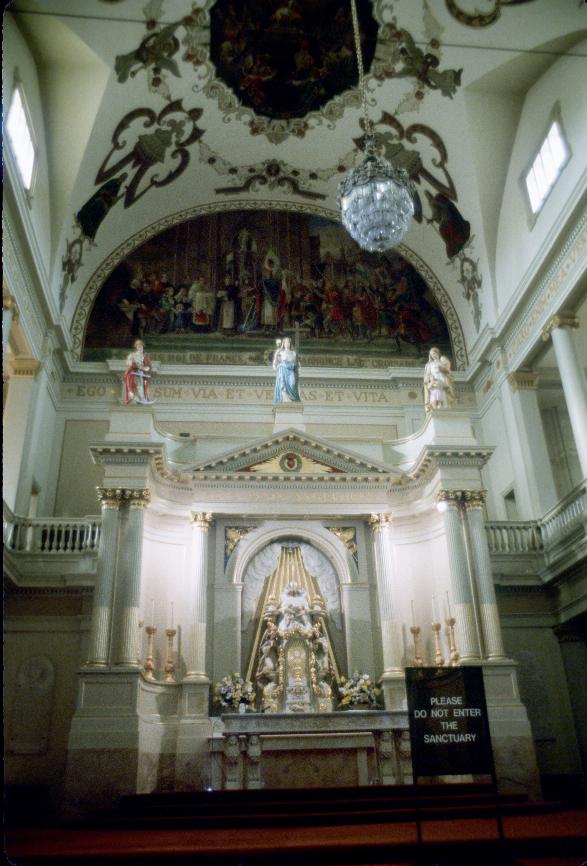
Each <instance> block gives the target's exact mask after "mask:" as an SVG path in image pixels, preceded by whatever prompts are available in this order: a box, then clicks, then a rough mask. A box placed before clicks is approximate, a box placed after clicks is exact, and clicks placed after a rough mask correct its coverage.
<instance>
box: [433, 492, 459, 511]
mask: <svg viewBox="0 0 587 866" xmlns="http://www.w3.org/2000/svg"><path fill="white" fill-rule="evenodd" d="M462 493H463V491H462V490H439V491H438V493H437V494H436V501H437V502H443V503H444V504H445V506H446V508H448V507H449V506H453V508H458V506H459V505H460V503H461V501H462V498H463V497H462Z"/></svg>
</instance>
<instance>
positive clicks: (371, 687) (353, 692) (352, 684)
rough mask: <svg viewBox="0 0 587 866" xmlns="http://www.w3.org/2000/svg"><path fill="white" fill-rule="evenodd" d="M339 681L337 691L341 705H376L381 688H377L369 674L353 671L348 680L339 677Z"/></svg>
mask: <svg viewBox="0 0 587 866" xmlns="http://www.w3.org/2000/svg"><path fill="white" fill-rule="evenodd" d="M340 682H341V685H340V686H339V687H338V691H339V694H340V706H341V707H346V708H349V707H356V708H362V709H374V708H375V707H376V706H377V705H378V703H379V696H380V695H381V689H379V688H377V686H376V685H375V683H374V682H373V681H372V679H371V677H370V676H369V674H359V673H357V672H355V673H354V674H353V675H352V677H349V678H348V680H347V679H346V678H345V677H341V679H340Z"/></svg>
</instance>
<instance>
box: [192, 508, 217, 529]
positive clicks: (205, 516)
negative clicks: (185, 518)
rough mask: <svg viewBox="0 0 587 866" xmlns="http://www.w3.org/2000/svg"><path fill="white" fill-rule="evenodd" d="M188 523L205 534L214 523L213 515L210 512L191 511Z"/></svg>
mask: <svg viewBox="0 0 587 866" xmlns="http://www.w3.org/2000/svg"><path fill="white" fill-rule="evenodd" d="M190 522H191V523H192V524H193V525H194V526H197V527H198V528H199V529H202V530H203V531H204V532H207V531H208V530H209V529H210V527H211V526H212V524H213V523H214V515H213V514H212V513H211V512H210V511H206V512H204V511H193V512H192V514H191V517H190Z"/></svg>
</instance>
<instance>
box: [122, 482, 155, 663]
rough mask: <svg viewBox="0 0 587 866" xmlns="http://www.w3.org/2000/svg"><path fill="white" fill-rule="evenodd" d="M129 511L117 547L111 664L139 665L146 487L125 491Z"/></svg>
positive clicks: (147, 501) (147, 492)
mask: <svg viewBox="0 0 587 866" xmlns="http://www.w3.org/2000/svg"><path fill="white" fill-rule="evenodd" d="M123 495H124V498H125V500H126V501H127V502H128V514H127V516H126V520H125V521H124V522H123V524H122V526H121V533H120V544H119V550H118V574H117V580H116V587H117V597H116V607H117V613H118V616H117V628H118V634H117V640H116V641H115V642H114V645H115V647H116V654H115V657H114V664H117V665H125V666H126V667H138V666H139V663H138V660H137V659H138V654H139V647H138V640H139V604H140V594H141V559H142V553H143V524H144V520H145V513H144V510H145V508H146V507H147V505H148V504H149V502H150V499H151V493H150V491H149V490H148V489H130V490H124V491H123Z"/></svg>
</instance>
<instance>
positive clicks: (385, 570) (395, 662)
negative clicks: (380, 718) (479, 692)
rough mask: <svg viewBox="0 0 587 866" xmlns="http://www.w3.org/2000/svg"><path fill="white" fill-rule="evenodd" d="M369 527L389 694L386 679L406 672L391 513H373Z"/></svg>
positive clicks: (384, 672) (383, 675) (385, 677)
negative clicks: (396, 608) (396, 593)
mask: <svg viewBox="0 0 587 866" xmlns="http://www.w3.org/2000/svg"><path fill="white" fill-rule="evenodd" d="M369 526H370V527H371V530H372V533H373V546H374V550H375V572H376V577H377V596H378V600H379V615H380V620H381V643H382V650H383V674H382V682H383V690H384V693H385V692H386V680H387V679H388V678H389V677H390V675H397V674H398V673H399V674H401V673H402V632H401V622H400V620H398V619H397V617H396V616H394V613H395V603H394V583H395V568H394V560H393V540H392V518H391V514H372V515H371V517H370V518H369ZM392 678H393V676H392ZM387 697H388V696H387V694H385V698H386V706H387ZM390 697H391V696H390Z"/></svg>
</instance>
